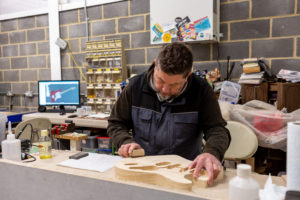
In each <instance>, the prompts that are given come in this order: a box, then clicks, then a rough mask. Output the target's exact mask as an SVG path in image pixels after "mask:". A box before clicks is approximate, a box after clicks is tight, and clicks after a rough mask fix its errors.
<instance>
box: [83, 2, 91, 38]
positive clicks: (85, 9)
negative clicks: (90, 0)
mask: <svg viewBox="0 0 300 200" xmlns="http://www.w3.org/2000/svg"><path fill="white" fill-rule="evenodd" d="M86 7H87V4H86V0H84V14H85V31H86V32H85V33H86V38H87V41H89V40H90V39H89V17H88V13H87V8H86Z"/></svg>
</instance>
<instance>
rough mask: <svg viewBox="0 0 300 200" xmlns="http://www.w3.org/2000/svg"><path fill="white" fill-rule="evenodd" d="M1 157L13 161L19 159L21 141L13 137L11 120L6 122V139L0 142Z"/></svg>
mask: <svg viewBox="0 0 300 200" xmlns="http://www.w3.org/2000/svg"><path fill="white" fill-rule="evenodd" d="M1 145H2V158H3V159H7V160H13V161H18V162H20V161H21V141H20V140H18V139H16V138H15V135H14V134H12V132H11V122H8V135H7V139H6V140H3V141H2V143H1Z"/></svg>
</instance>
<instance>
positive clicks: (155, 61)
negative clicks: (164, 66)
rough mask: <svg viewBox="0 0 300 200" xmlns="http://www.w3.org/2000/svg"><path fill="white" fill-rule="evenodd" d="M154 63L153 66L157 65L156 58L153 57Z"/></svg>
mask: <svg viewBox="0 0 300 200" xmlns="http://www.w3.org/2000/svg"><path fill="white" fill-rule="evenodd" d="M154 63H155V66H157V59H156V58H155V59H154Z"/></svg>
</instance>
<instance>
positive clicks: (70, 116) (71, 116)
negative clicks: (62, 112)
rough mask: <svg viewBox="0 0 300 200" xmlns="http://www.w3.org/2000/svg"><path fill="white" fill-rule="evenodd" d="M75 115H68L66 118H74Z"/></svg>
mask: <svg viewBox="0 0 300 200" xmlns="http://www.w3.org/2000/svg"><path fill="white" fill-rule="evenodd" d="M74 117H77V115H69V116H68V118H74Z"/></svg>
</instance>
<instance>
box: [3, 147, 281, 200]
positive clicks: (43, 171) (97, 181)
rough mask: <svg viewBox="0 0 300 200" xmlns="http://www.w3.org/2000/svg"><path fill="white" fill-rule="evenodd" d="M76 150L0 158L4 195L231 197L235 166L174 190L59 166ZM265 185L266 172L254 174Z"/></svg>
mask: <svg viewBox="0 0 300 200" xmlns="http://www.w3.org/2000/svg"><path fill="white" fill-rule="evenodd" d="M72 154H74V153H72V152H69V151H57V150H56V151H55V150H53V152H52V156H53V158H52V159H48V160H40V159H39V158H38V156H36V157H37V161H35V162H32V163H16V162H12V161H7V160H2V159H0V180H1V181H0V194H1V199H2V198H3V199H5V200H16V199H30V200H41V199H43V200H50V199H51V200H53V199H63V200H85V199H86V200H94V199H95V200H98V199H105V200H118V199H119V200H127V199H128V200H141V199H143V200H153V199H159V200H160V199H168V200H169V199H172V200H182V199H184V200H196V199H198V200H199V199H218V200H227V199H228V182H229V180H230V179H231V178H232V177H234V176H235V174H236V172H235V171H234V170H228V171H225V173H224V179H223V180H222V181H221V182H220V183H218V184H217V185H215V186H213V187H209V188H193V189H192V191H185V190H174V189H169V188H164V187H161V186H155V185H150V184H145V183H138V182H132V181H122V180H118V179H116V178H115V177H114V169H110V170H108V171H107V172H104V173H99V172H94V171H86V170H80V169H73V168H67V167H62V166H57V165H56V164H57V163H59V162H61V161H64V160H66V159H68V156H69V155H72ZM253 177H254V178H255V179H256V180H257V181H258V182H259V184H260V188H263V187H264V183H265V181H266V179H267V176H265V175H258V174H253ZM272 181H273V183H274V184H277V185H285V182H284V180H283V179H282V178H281V177H272Z"/></svg>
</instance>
